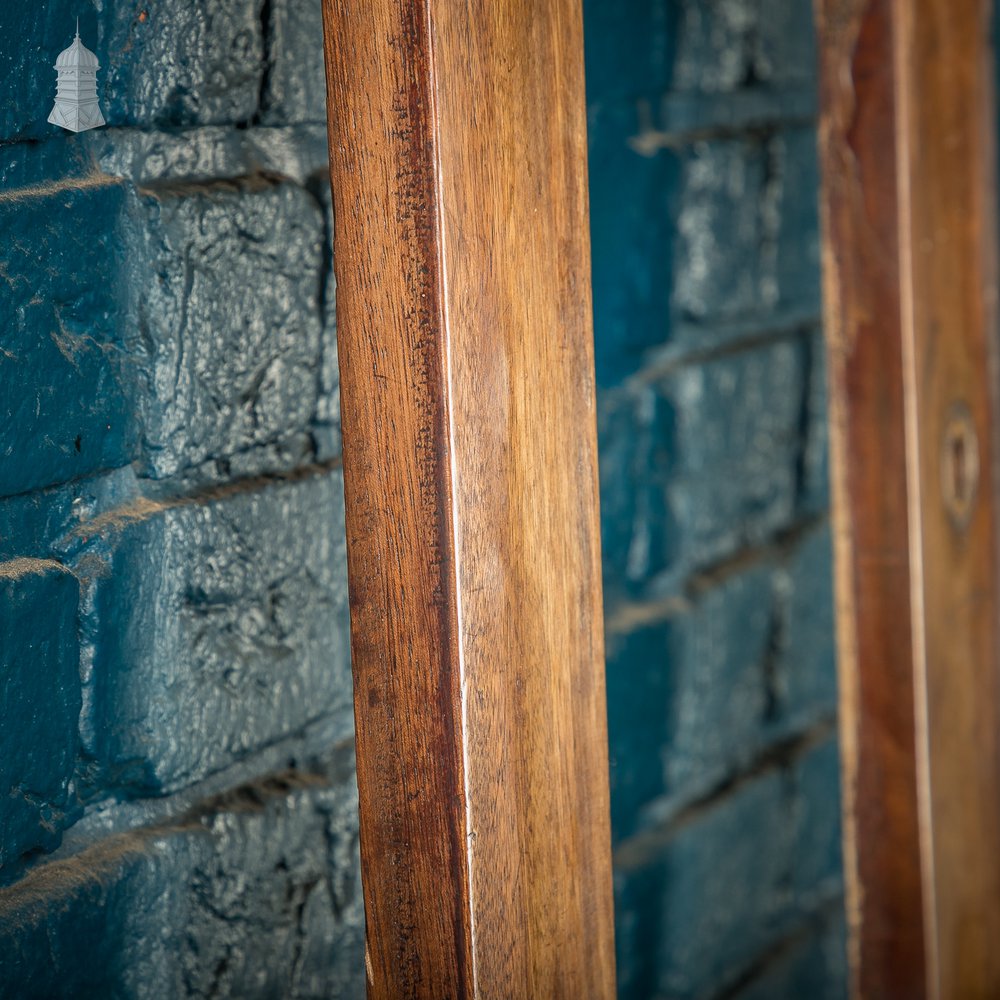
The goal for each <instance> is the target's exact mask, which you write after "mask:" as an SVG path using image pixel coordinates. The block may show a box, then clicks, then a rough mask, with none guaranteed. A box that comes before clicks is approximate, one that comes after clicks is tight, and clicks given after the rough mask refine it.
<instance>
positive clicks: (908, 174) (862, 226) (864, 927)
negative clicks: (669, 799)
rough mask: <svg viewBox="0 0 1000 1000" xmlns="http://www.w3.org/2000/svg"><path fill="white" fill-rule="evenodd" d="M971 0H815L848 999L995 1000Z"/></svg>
mask: <svg viewBox="0 0 1000 1000" xmlns="http://www.w3.org/2000/svg"><path fill="white" fill-rule="evenodd" d="M990 8H991V5H990V4H988V3H987V2H986V0H921V2H919V3H910V2H907V0H896V2H890V0H820V2H819V4H818V12H819V18H818V27H819V32H820V51H821V126H820V133H821V134H820V151H821V152H820V155H821V161H822V170H823V218H824V291H825V306H824V308H825V316H826V328H827V336H828V347H829V359H830V389H831V392H830V396H831V403H830V408H831V435H832V439H833V447H832V469H833V471H832V475H833V485H834V514H835V522H836V554H837V600H838V633H839V634H838V641H839V647H840V664H841V666H840V670H841V690H842V695H841V731H842V746H843V750H842V753H843V759H844V800H845V847H846V866H845V867H846V872H847V878H848V904H849V906H848V908H849V921H850V926H851V952H852V956H851V957H852V965H853V972H854V977H855V993H856V995H859V996H864V997H893V998H895V997H903V996H905V997H908V998H911V997H914V998H915V997H923V996H928V997H938V996H940V997H949V998H950V997H993V996H1000V948H997V946H996V942H997V941H1000V852H998V850H997V845H998V844H1000V691H998V678H1000V672H998V667H1000V664H998V650H1000V635H998V622H1000V617H998V610H1000V606H998V600H997V597H998V591H997V567H998V561H997V554H998V553H997V529H996V498H997V490H996V471H997V469H998V462H997V457H996V445H997V442H996V432H995V430H994V428H995V426H996V424H995V417H996V390H997V381H996V346H997V345H996V343H995V338H996V334H997V329H996V311H995V306H996V292H997V275H996V226H997V219H996V213H995V209H994V190H995V186H996V183H997V179H996V174H995V170H994V144H995V133H996V116H995V109H994V96H993V92H992V81H993V74H994V72H995V68H994V63H993V53H992V50H991V48H990V45H989V39H990V37H991V33H990V30H989V27H990V26H989V19H990V14H991V9H990Z"/></svg>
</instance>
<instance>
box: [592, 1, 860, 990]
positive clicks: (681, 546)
mask: <svg viewBox="0 0 1000 1000" xmlns="http://www.w3.org/2000/svg"><path fill="white" fill-rule="evenodd" d="M584 22H585V29H586V41H587V45H588V50H587V58H588V64H587V79H588V111H589V122H590V174H591V227H592V244H593V267H594V308H595V327H596V356H597V378H598V386H599V392H598V422H599V439H600V441H599V443H600V459H601V505H602V534H603V539H602V541H603V548H604V569H605V574H604V575H605V579H604V585H605V602H606V626H607V629H606V630H607V651H608V664H607V678H608V715H609V738H610V744H611V746H610V751H611V787H612V828H613V836H614V842H615V859H616V872H617V883H616V888H617V894H616V899H617V906H618V914H617V920H618V955H619V985H620V994H621V996H622V997H623V998H630V1000H631V998H636V1000H640V998H641V1000H647V998H650V997H663V998H666V997H672V998H678V997H703V998H713V997H719V998H721V997H764V996H767V997H769V998H771V1000H798V998H800V997H803V996H824V997H840V996H843V995H844V992H845V989H846V987H845V976H844V968H845V959H844V948H843V922H842V921H841V920H839V919H838V914H839V909H840V906H841V900H840V892H841V889H840V880H841V875H840V863H839V850H838V845H839V836H840V830H839V807H838V792H837V788H838V780H837V779H838V774H837V755H836V746H835V742H834V741H833V734H834V733H835V717H836V680H835V669H834V652H833V622H832V594H831V586H830V579H831V559H830V539H829V529H828V525H827V516H828V514H827V510H828V496H827V494H828V485H827V465H826V462H827V459H826V427H825V406H826V393H825V378H824V371H823V352H822V341H821V337H820V332H819V312H820V302H819V252H818V248H819V241H818V220H817V189H818V186H817V161H816V150H815V115H816V104H815V50H814V47H813V38H812V32H813V28H812V18H811V10H810V4H809V2H808V0H779V2H773V3H772V2H766V3H765V2H760V0H720V2H717V3H704V2H700V0H644V2H642V3H635V4H607V3H601V2H600V0H592V2H591V0H585V3H584Z"/></svg>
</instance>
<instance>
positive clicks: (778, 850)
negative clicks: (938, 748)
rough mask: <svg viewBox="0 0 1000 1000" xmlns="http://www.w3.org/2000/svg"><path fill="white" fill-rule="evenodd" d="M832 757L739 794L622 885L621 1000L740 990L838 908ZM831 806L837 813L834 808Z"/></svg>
mask: <svg viewBox="0 0 1000 1000" xmlns="http://www.w3.org/2000/svg"><path fill="white" fill-rule="evenodd" d="M835 754H836V751H835V746H834V744H833V743H832V742H831V743H827V744H824V745H823V746H821V747H818V748H816V749H815V750H813V751H811V752H810V753H809V754H808V755H807V756H806V758H805V759H803V760H800V761H798V762H796V763H795V764H793V765H791V767H790V768H789V769H787V770H780V771H777V770H775V771H770V772H768V773H766V774H764V775H761V776H759V777H757V778H755V779H753V780H750V781H747V782H746V783H744V784H741V785H739V786H738V787H737V788H735V789H734V790H733V791H732V792H731V793H730V794H729V795H727V796H725V797H723V798H722V799H719V800H717V801H716V802H715V803H714V804H713V805H712V806H711V807H710V808H707V809H706V810H703V811H699V812H697V813H695V814H694V815H692V816H691V818H690V819H688V820H686V821H685V822H683V823H680V824H679V825H678V826H677V827H676V829H675V830H674V831H673V835H672V836H671V837H670V838H669V840H668V842H667V843H666V845H665V846H664V848H663V850H662V853H661V854H659V855H658V856H657V857H656V858H655V859H653V860H651V861H649V862H648V863H646V864H642V865H638V866H635V867H633V865H632V863H626V864H624V865H623V864H622V863H621V858H622V857H623V855H622V852H623V851H624V852H626V856H627V847H623V848H621V849H620V851H619V869H618V872H617V875H616V901H617V907H618V922H617V927H618V955H619V970H618V972H619V995H620V996H621V997H623V998H632V997H635V998H637V1000H638V998H639V997H649V996H664V997H671V998H676V1000H685V998H689V997H701V996H706V995H713V994H714V993H718V992H721V990H722V988H723V987H724V986H725V985H726V984H727V983H734V982H738V981H739V980H740V979H741V978H742V977H743V976H744V975H745V973H746V971H747V970H748V969H751V968H752V967H753V966H754V963H755V961H756V960H757V958H758V956H760V955H761V954H763V953H765V952H766V951H768V950H770V949H772V948H774V947H776V946H777V945H778V944H779V943H780V942H782V941H784V940H785V939H786V938H787V937H788V935H789V934H790V933H792V932H793V931H794V930H795V928H796V927H799V926H801V925H802V924H803V923H804V922H807V921H809V920H811V919H812V915H813V914H815V913H816V912H818V911H821V912H826V911H827V910H828V908H829V906H830V902H831V899H836V898H837V892H838V891H839V883H838V881H837V877H838V876H837V873H838V870H839V861H838V858H837V856H836V854H835V853H833V851H832V849H831V841H832V842H834V843H836V842H837V840H838V824H837V808H838V806H837V798H836V796H835V795H833V796H831V795H830V784H829V782H830V779H831V775H830V774H829V771H828V768H829V766H830V762H831V760H835ZM831 803H832V804H831Z"/></svg>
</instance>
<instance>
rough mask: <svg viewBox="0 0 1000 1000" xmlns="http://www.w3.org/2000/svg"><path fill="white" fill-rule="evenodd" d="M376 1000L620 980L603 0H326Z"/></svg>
mask: <svg viewBox="0 0 1000 1000" xmlns="http://www.w3.org/2000/svg"><path fill="white" fill-rule="evenodd" d="M324 16H325V44H326V58H327V77H328V91H329V117H330V150H331V171H332V179H333V188H334V206H335V215H336V226H335V230H336V233H335V249H334V261H335V267H336V275H337V322H338V342H339V351H340V366H341V394H342V397H341V398H342V410H343V441H344V473H345V490H346V502H347V533H348V565H349V576H350V589H351V633H352V653H353V660H354V680H355V714H356V720H357V750H358V786H359V791H360V809H361V852H362V875H363V883H364V896H365V913H366V920H367V936H368V941H367V953H366V960H367V965H368V976H369V996H370V997H372V998H376V1000H377V998H386V1000H389V998H392V1000H397V998H405V997H425V998H431V997H433V998H445V997H453V998H458V997H472V996H476V997H546V998H548V997H566V998H574V1000H579V998H584V997H587V998H610V997H611V996H612V995H613V993H614V960H613V924H612V920H613V918H612V899H611V875H610V857H611V854H610V835H609V819H608V779H607V737H606V719H605V703H604V676H603V669H604V668H603V645H602V625H601V592H600V550H599V533H598V521H597V509H598V501H597V475H596V432H595V411H594V381H593V344H592V329H591V312H590V270H589V242H588V240H589V237H588V221H587V188H586V143H585V117H584V86H583V50H582V35H581V30H582V29H581V16H580V10H579V0H550V2H547V3H544V4H536V3H532V2H530V0H506V2H504V3H502V4H498V3H494V2H485V0H480V2H477V0H469V2H466V3H462V4H456V3H452V2H449V0H426V2H407V0H325V5H324Z"/></svg>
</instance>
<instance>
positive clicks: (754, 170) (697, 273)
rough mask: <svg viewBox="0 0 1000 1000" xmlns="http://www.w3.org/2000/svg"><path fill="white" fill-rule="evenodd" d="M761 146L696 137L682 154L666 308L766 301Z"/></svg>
mask: <svg viewBox="0 0 1000 1000" xmlns="http://www.w3.org/2000/svg"><path fill="white" fill-rule="evenodd" d="M768 153H769V150H768V148H767V146H766V145H765V144H764V143H762V142H759V141H758V140H755V139H746V140H740V141H728V140H727V141H714V142H699V143H696V144H695V146H694V147H693V148H692V150H691V153H690V155H689V156H687V157H686V158H685V163H684V171H683V177H682V179H681V192H682V193H681V203H680V208H679V212H678V216H677V219H676V231H677V246H676V249H675V250H674V256H675V260H676V261H677V264H676V277H675V281H674V292H673V307H674V309H675V310H676V311H678V312H679V313H681V314H684V315H686V316H690V317H693V318H696V319H699V320H705V319H708V318H722V317H725V316H726V315H727V314H734V313H736V314H738V313H746V312H749V311H751V310H760V309H762V308H766V307H767V306H769V305H772V304H773V303H774V301H775V299H776V295H775V291H774V289H773V278H772V277H771V276H770V275H769V274H768V273H767V271H766V264H767V260H766V258H765V257H764V256H763V255H762V254H761V249H762V247H763V245H764V242H765V239H766V230H765V225H766V219H765V217H764V214H763V212H762V207H763V204H764V195H765V193H766V184H767V181H768Z"/></svg>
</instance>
